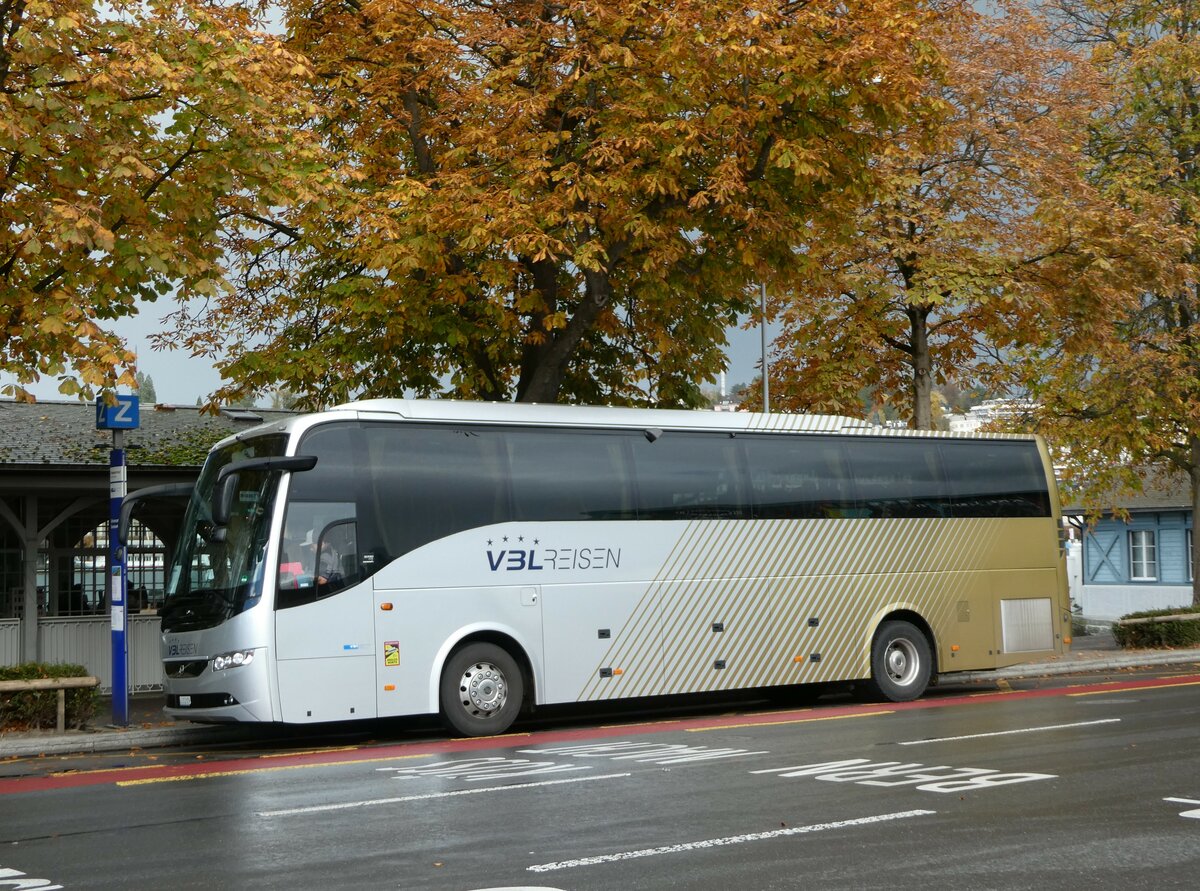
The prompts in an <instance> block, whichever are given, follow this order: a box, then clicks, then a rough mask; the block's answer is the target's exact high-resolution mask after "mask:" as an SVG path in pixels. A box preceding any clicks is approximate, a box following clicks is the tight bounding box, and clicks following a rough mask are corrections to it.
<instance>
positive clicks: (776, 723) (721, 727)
mask: <svg viewBox="0 0 1200 891" xmlns="http://www.w3.org/2000/svg"><path fill="white" fill-rule="evenodd" d="M894 714H895V712H894V711H882V710H881V711H874V712H855V713H854V714H850V715H830V716H829V717H827V718H793V719H791V720H788V721H749V722H747V723H744V724H717V725H716V726H713V727H688V728H686V730H687V732H688V733H708V732H709V731H710V730H743V729H745V728H747V727H782V726H783V725H785V724H812V723H814V722H816V721H842V720H844V719H846V718H874V717H875V716H876V715H894Z"/></svg>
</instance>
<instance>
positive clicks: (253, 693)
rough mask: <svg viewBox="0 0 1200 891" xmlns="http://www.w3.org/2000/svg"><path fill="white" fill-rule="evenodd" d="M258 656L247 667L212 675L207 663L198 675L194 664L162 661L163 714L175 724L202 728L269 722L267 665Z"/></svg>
mask: <svg viewBox="0 0 1200 891" xmlns="http://www.w3.org/2000/svg"><path fill="white" fill-rule="evenodd" d="M259 656H260V658H257V659H255V660H254V661H253V662H251V663H249V664H248V665H238V666H236V667H232V668H226V669H223V670H221V671H214V670H213V667H212V663H211V661H210V662H207V663H205V665H204V668H203V669H202V670H200V671H199V672H198V673H196V672H195V666H196V664H197V663H196V662H195V661H194V660H193V661H192V662H190V663H188V662H186V661H185V660H166V661H164V662H163V669H164V671H165V673H166V686H165V692H166V694H167V705H166V708H165V709H163V711H164V712H165V713H166V714H167V715H168V716H170V717H172V718H175V719H177V720H183V721H196V722H199V723H202V724H238V723H255V722H262V721H271V720H272V718H271V689H270V684H269V682H268V678H267V668H268V664H269V663H268V660H267V659H266V658H265V656H266V653H265V651H263V652H260V653H259ZM181 674H183V675H191V674H194V676H180V675H181Z"/></svg>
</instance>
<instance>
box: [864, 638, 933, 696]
mask: <svg viewBox="0 0 1200 891" xmlns="http://www.w3.org/2000/svg"><path fill="white" fill-rule="evenodd" d="M932 673H933V653H932V651H931V650H930V648H929V641H928V640H927V639H926V637H925V635H924V634H922V633H921V630H920V629H919V628H917V627H916V626H915V625H912V624H910V623H908V622H902V621H892V622H884V623H883V625H881V626H880V628H879V633H878V634H876V635H875V641H874V643H873V644H872V645H871V685H872V687H873V688H874V689H873V691H872V692H874V693H876V694H878V696H879V698H881V699H886V700H888V701H890V702H908V701H910V700H913V699H916V698H917V697H918V696H920V695H921V694H922V693H924V692H925V688H926V687H928V686H929V679H930V677H931V675H932Z"/></svg>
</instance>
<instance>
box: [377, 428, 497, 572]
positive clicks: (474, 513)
mask: <svg viewBox="0 0 1200 891" xmlns="http://www.w3.org/2000/svg"><path fill="white" fill-rule="evenodd" d="M364 434H365V440H366V457H367V461H368V464H369V472H370V474H371V476H373V477H374V482H375V485H374V487H373V489H372V491H371V492H370V495H369V497H370V499H371V503H370V506H369V510H368V512H369V513H371V514H372V515H373V516H375V517H376V518H377V522H378V524H379V526H380V528H381V530H382V532H383V534H382V541H381V542H380V547H381V549H382V551H383V553H380V554H378V555H376V557H375V561H376V563H380V562H381V561H382V562H386V560H388V559H392V558H395V557H398V556H400V555H401V554H405V553H407V552H408V551H411V550H413V549H414V548H418V547H420V546H421V545H423V544H426V543H428V542H431V541H434V540H436V539H439V538H444V537H445V536H447V535H453V534H454V533H455V532H462V531H464V530H466V529H474V528H476V527H479V526H486V525H489V524H491V523H502V522H505V521H506V520H508V519H510V518H511V516H512V511H511V509H510V506H509V500H508V468H507V466H506V464H507V462H506V460H505V454H504V442H503V438H502V435H501V433H500V432H499V431H489V430H486V429H480V430H470V429H466V428H457V427H449V426H447V427H418V426H415V425H412V426H410V425H407V424H379V425H369V426H367V427H366V428H365V429H364ZM360 546H361V545H360Z"/></svg>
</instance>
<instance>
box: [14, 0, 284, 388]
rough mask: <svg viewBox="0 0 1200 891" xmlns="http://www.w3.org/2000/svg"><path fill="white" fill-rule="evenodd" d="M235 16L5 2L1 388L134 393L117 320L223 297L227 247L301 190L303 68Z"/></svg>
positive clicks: (55, 1)
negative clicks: (236, 225) (296, 125)
mask: <svg viewBox="0 0 1200 891" xmlns="http://www.w3.org/2000/svg"><path fill="white" fill-rule="evenodd" d="M253 24H254V23H253V21H252V19H251V17H250V15H249V14H248V13H247V12H246V11H245V10H243V9H239V8H238V7H237V6H236V5H232V6H227V5H225V4H219V3H207V2H202V0H104V2H97V0H0V372H3V373H4V374H5V375H6V376H11V378H12V379H13V380H14V381H15V383H13V384H9V385H7V386H5V387H4V388H3V392H5V393H7V394H10V395H15V396H16V397H18V398H30V397H29V393H28V391H27V390H26V386H27V385H29V384H31V383H34V382H36V381H38V380H39V379H41V378H42V377H43V376H47V377H51V378H57V379H58V381H59V390H60V391H61V392H62V393H64V394H66V395H82V396H90V395H91V393H92V392H93V391H94V390H96V389H98V388H100V389H102V388H111V387H113V386H115V385H116V384H118V383H120V384H125V385H130V386H132V385H134V383H135V381H134V378H133V373H132V368H133V362H134V356H133V354H132V353H130V352H129V351H128V350H127V349H126V348H125V346H124V345H123V343H122V340H121V337H120V330H119V325H118V323H119V320H120V319H121V318H122V317H126V316H129V315H130V314H132V313H133V312H135V311H136V309H137V306H138V304H139V302H141V301H153V300H155V299H157V298H159V297H161V296H162V295H164V294H167V293H168V292H175V293H177V294H179V295H182V296H184V297H187V296H190V295H202V296H203V295H209V296H211V295H214V294H216V293H218V292H219V291H220V289H221V287H222V283H223V280H224V275H223V269H222V246H221V244H220V241H219V238H218V235H219V233H220V232H221V230H222V229H223V228H224V227H225V226H227V225H230V221H231V220H236V219H242V218H245V217H246V216H260V215H262V214H263V213H264V212H265V211H266V209H267V208H272V207H275V206H277V205H280V204H282V203H284V202H285V201H286V200H287V199H288V198H289V197H290V196H291V195H293V194H295V193H296V192H298V191H300V189H299V186H298V185H297V183H298V181H299V179H298V176H297V173H298V172H299V171H300V170H301V169H302V168H303V165H304V164H305V163H306V160H305V156H304V155H303V154H299V155H297V153H296V152H294V151H293V147H294V146H295V145H296V143H297V135H296V131H295V130H294V129H292V128H291V127H289V126H288V122H287V121H286V120H284V119H282V118H281V116H280V115H279V114H278V109H279V108H280V107H281V106H283V107H286V106H287V105H290V104H293V103H294V102H295V101H296V98H295V97H293V96H292V95H291V91H292V85H293V84H294V83H296V82H298V81H300V80H302V78H303V76H304V75H305V74H306V71H307V69H306V68H305V66H304V63H303V60H302V59H300V58H299V57H297V56H294V55H293V54H291V53H290V52H288V51H287V50H286V49H284V48H283V47H282V46H280V45H279V44H278V42H277V41H275V40H272V39H270V38H269V37H267V36H266V35H264V34H262V33H261V32H258V31H256V30H255V29H254V27H253Z"/></svg>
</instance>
